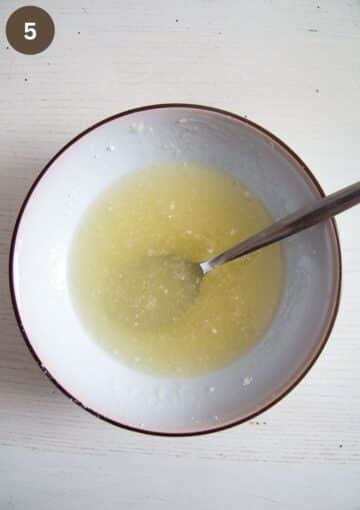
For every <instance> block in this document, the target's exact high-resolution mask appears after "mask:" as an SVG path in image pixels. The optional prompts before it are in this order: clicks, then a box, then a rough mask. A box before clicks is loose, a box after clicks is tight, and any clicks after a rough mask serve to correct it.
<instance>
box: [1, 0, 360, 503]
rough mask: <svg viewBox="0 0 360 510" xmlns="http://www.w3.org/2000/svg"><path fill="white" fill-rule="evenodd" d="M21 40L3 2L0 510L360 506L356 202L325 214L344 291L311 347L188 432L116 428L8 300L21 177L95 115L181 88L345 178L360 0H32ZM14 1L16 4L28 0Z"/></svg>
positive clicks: (359, 93)
mask: <svg viewBox="0 0 360 510" xmlns="http://www.w3.org/2000/svg"><path fill="white" fill-rule="evenodd" d="M34 3H35V4H36V5H40V6H42V7H44V8H45V9H47V10H48V12H49V13H50V14H51V15H52V17H53V19H54V21H55V25H56V35H55V39H54V42H53V44H52V45H51V47H50V48H49V49H48V50H47V51H46V52H44V53H42V54H40V55H35V56H24V55H21V54H18V53H16V52H15V51H14V50H12V49H11V48H7V46H8V43H7V41H6V38H5V34H4V24H5V22H6V19H7V17H8V15H9V14H10V13H11V12H12V11H13V10H14V9H15V8H16V7H18V6H21V5H24V3H20V2H18V1H14V0H11V1H10V0H2V2H1V11H0V21H1V23H0V62H1V64H0V92H1V93H0V128H1V134H0V144H1V147H0V149H1V150H0V175H1V181H0V254H1V260H0V263H1V266H0V271H1V273H0V278H1V281H0V283H1V294H0V299H1V306H0V322H1V324H0V340H1V341H0V447H1V450H0V508H1V509H16V510H17V509H27V510H29V509H31V510H32V509H37V510H42V509H44V510H52V509H65V508H66V509H67V510H72V509H78V508H87V509H90V510H91V509H98V508H101V509H105V510H107V509H112V508H126V509H143V508H144V509H145V508H146V509H148V508H149V509H163V508H164V509H168V508H174V509H183V508H191V509H192V508H194V509H196V510H202V509H218V508H220V507H224V508H226V509H229V510H232V509H238V508H242V507H243V508H246V509H248V510H252V509H256V510H262V509H266V510H268V509H295V510H297V509H299V510H300V509H304V508H311V509H316V510H317V509H324V510H325V509H326V510H332V509H334V510H335V509H340V508H341V509H342V510H348V509H350V510H358V509H360V442H359V425H360V375H359V374H360V372H359V366H360V342H359V340H360V338H359V336H360V333H359V329H360V319H359V311H360V310H359V296H360V290H359V287H360V269H359V249H360V232H359V230H360V229H359V222H360V208H358V209H355V210H352V211H349V212H346V213H344V214H343V215H341V216H340V217H339V219H338V226H339V230H340V237H341V245H342V252H343V270H344V271H343V273H344V278H343V290H342V299H341V306H340V312H339V316H338V319H337V321H336V325H335V328H334V330H333V333H332V335H331V338H330V341H329V343H328V345H327V347H326V348H325V351H324V353H323V354H322V356H321V357H320V359H319V361H318V362H317V363H316V365H315V367H314V368H313V370H312V371H311V372H310V374H309V375H308V376H307V377H306V379H305V380H304V381H303V382H302V383H301V384H300V386H298V387H297V388H296V389H295V390H294V391H293V393H292V394H291V395H290V396H288V397H287V398H286V399H285V400H283V401H282V402H281V403H280V404H278V405H277V406H276V407H274V408H273V409H271V410H269V411H268V412H266V413H264V414H263V415H261V416H260V417H259V418H258V419H256V420H253V421H251V422H250V423H246V424H244V425H242V426H240V427H236V428H233V429H231V430H228V431H224V432H221V433H217V434H215V435H208V436H203V437H194V438H183V439H181V438H175V439H171V438H161V437H149V436H143V435H139V434H135V433H131V432H128V431H125V430H121V429H117V428H115V427H112V426H110V425H108V424H106V423H103V422H102V421H99V420H97V419H95V418H94V417H92V416H91V415H89V414H87V413H86V412H84V411H82V410H81V409H80V408H78V407H77V406H75V405H74V404H73V403H72V402H70V400H68V399H67V398H66V397H65V396H64V395H62V394H61V393H60V392H59V391H58V390H57V389H56V388H55V387H54V386H53V385H52V384H51V382H50V381H49V380H47V378H46V377H45V376H43V375H42V373H41V372H40V370H39V368H38V367H37V365H36V364H35V362H34V360H33V359H32V357H31V356H30V354H29V352H28V350H27V348H26V346H25V343H24V342H23V340H22V338H21V335H20V333H19V330H18V328H17V325H16V323H15V319H14V316H13V312H12V308H11V304H10V299H9V292H8V282H7V264H8V251H9V242H10V237H11V231H12V228H13V225H14V221H15V218H16V215H17V212H18V210H19V207H20V204H21V202H22V200H23V198H24V196H25V194H26V192H27V190H28V188H29V186H30V185H31V183H32V181H33V179H34V178H35V176H36V175H37V174H38V172H39V171H40V170H41V168H42V167H43V166H44V164H45V163H46V162H47V161H48V159H49V158H50V157H51V156H52V155H53V154H54V152H55V151H57V150H58V149H59V148H60V147H61V146H62V145H63V144H64V143H65V142H67V141H68V140H69V139H70V138H72V137H73V136H74V135H75V134H77V133H78V132H79V131H81V130H82V129H84V128H86V127H87V126H88V125H90V124H92V123H94V122H95V121H97V120H99V119H101V118H103V117H105V116H108V115H111V114H113V113H116V112H119V111H121V110H124V109H127V108H129V107H134V106H139V105H143V104H149V103H157V102H170V101H184V102H196V103H203V104H209V105H212V106H217V107H221V108H225V109H229V110H231V111H234V112H237V113H240V114H245V115H247V116H248V117H249V118H250V119H252V120H254V121H256V122H259V123H261V124H263V125H264V126H265V127H267V128H268V129H270V130H271V131H273V132H274V133H275V134H277V135H278V136H280V137H281V138H282V139H283V140H285V141H286V142H287V143H288V144H290V146H291V147H293V148H294V150H295V151H297V152H298V154H299V155H300V156H301V157H302V158H303V159H304V160H305V162H306V163H307V164H308V165H309V166H310V168H311V169H312V170H313V171H314V173H315V175H316V176H317V177H318V179H319V180H320V182H321V184H322V185H323V187H324V189H325V190H326V191H327V192H331V191H334V190H336V189H337V188H340V187H341V186H344V185H346V184H348V183H351V182H353V181H356V180H358V179H359V175H360V171H359V169H360V166H359V156H358V153H359V146H360V145H359V144H360V138H359V125H360V124H359V122H360V120H359V119H360V99H359V98H360V4H359V1H357V0H351V1H343V0H327V1H323V0H317V1H309V0H307V1H305V0H303V1H294V0H293V1H291V2H290V1H289V2H286V1H282V0H273V1H271V0H252V1H251V2H249V1H243V0H224V1H222V2H221V1H216V0H185V1H180V0H178V1H168V0H154V1H153V2H149V1H146V0H138V1H136V2H133V1H130V0H128V1H125V0H102V1H100V0H82V1H81V2H80V0H78V1H76V0H61V1H60V0H44V1H43V2H42V3H39V2H34ZM25 5H26V3H25Z"/></svg>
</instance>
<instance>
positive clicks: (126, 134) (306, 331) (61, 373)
mask: <svg viewBox="0 0 360 510" xmlns="http://www.w3.org/2000/svg"><path fill="white" fill-rule="evenodd" d="M167 161H171V162H173V161H187V162H194V163H200V164H204V165H209V166H213V167H216V168H218V169H220V170H221V171H224V172H229V173H231V174H232V175H234V176H235V177H236V178H237V179H239V180H240V181H242V182H243V183H244V184H245V185H246V186H247V187H248V188H249V189H250V190H251V191H253V192H254V193H255V194H257V195H258V196H260V197H261V199H262V200H263V201H264V203H265V204H266V206H267V208H268V209H269V211H270V212H271V214H272V215H273V217H274V218H275V219H277V218H280V217H282V216H284V215H285V214H287V213H289V212H290V211H293V210H295V209H297V208H298V207H301V206H304V205H306V204H308V203H310V202H311V201H313V200H314V199H315V198H317V197H319V196H320V195H322V194H323V192H322V190H321V188H320V186H319V184H318V183H317V182H316V180H315V178H314V177H313V175H312V174H311V173H310V171H309V170H308V169H307V168H306V166H305V165H304V163H303V162H302V161H301V160H300V159H299V158H298V157H297V156H296V155H295V154H294V153H293V152H292V151H291V150H290V149H289V148H288V147H287V146H286V145H285V144H284V143H283V142H281V141H280V140H279V139H278V138H276V137H275V136H274V135H272V134H270V133H269V132H267V131H265V130H264V129H263V128H261V127H259V126H257V125H255V124H253V123H252V122H249V121H248V120H246V119H243V118H241V117H238V116H236V115H233V114H231V113H228V112H224V111H220V110H216V109H213V108H207V107H200V106H195V105H181V104H168V105H157V106H149V107H144V108H139V109H136V110H131V111H128V112H125V113H122V114H119V115H115V116H113V117H111V118H109V119H106V120H104V121H102V122H99V123H98V124H96V125H95V126H93V127H91V128H89V129H88V130H86V131H85V132H83V133H82V134H80V135H79V136H77V137H76V138H74V140H72V141H71V142H70V143H68V144H67V145H66V146H65V147H64V148H63V149H61V151H60V152H59V153H58V154H57V155H56V156H55V157H54V158H53V159H52V160H51V161H50V162H49V163H48V165H47V166H46V167H45V169H44V170H43V171H42V172H41V174H40V176H39V177H38V179H37V180H36V182H35V183H34V185H33V186H32V188H31V190H30V192H29V194H28V196H27V197H26V200H25V202H24V204H23V206H22V209H21V211H20V214H19V218H18V221H17V224H16V227H15V231H14V236H13V241H12V247H11V256H10V283H11V285H10V286H11V291H12V297H13V303H14V308H15V312H16V316H17V319H18V322H19V325H20V328H21V330H22V332H23V334H24V337H25V340H26V342H27V344H28V346H29V348H30V350H31V352H32V353H33V355H34V356H35V358H36V359H37V360H38V362H39V364H40V366H41V368H42V369H43V371H44V372H45V373H46V374H47V375H48V376H49V377H50V378H51V379H52V381H53V382H54V383H56V384H57V386H58V387H60V388H61V389H62V390H63V391H64V392H65V393H66V394H67V395H68V396H70V397H71V398H72V399H73V400H74V401H75V402H77V403H79V404H80V405H81V406H82V407H83V408H85V409H87V410H89V411H91V412H92V413H94V414H95V415H96V416H99V417H101V418H104V419H106V420H108V421H110V422H111V423H114V424H117V425H123V426H125V427H128V428H131V429H136V430H141V431H143V432H152V433H159V434H170V435H172V434H174V435H177V434H179V435H181V434H196V433H202V432H210V431H214V430H218V429H221V428H224V427H227V426H230V425H233V424H236V423H240V422H242V421H244V420H247V419H249V418H251V417H253V416H254V415H256V414H257V413H259V412H261V411H263V410H265V409H267V408H268V407H269V406H270V405H272V404H274V403H275V402H276V401H278V400H279V399H280V398H281V397H283V396H284V395H285V394H286V393H287V392H288V391H289V390H291V389H292V388H293V387H294V386H295V385H296V384H297V382H299V380H300V379H301V378H302V377H303V376H304V374H305V373H306V372H307V371H308V370H309V368H310V367H311V365H312V364H313V363H314V361H315V359H316V358H317V356H318V355H319V353H320V351H321V350H322V348H323V346H324V344H325V342H326V340H327V338H328V336H329V333H330V330H331V328H332V325H333V322H334V319H335V316H336V311H337V307H338V301H339V290H340V277H341V264H340V250H339V242H338V238H337V234H336V229H335V225H334V222H333V221H328V222H326V223H323V224H321V225H318V226H316V227H313V228H312V229H310V230H308V231H305V232H303V233H301V234H298V235H297V236H295V237H293V238H290V239H288V240H286V241H284V242H283V247H284V253H285V259H286V283H285V290H284V294H283V298H282V301H281V304H280V306H279V309H278V312H277V314H276V316H275V318H274V320H273V321H272V323H271V326H270V327H269V329H268V330H267V332H266V334H265V335H264V336H263V338H262V339H261V340H260V341H259V343H258V344H257V345H256V346H255V347H254V348H253V349H252V350H251V351H250V352H249V353H248V354H247V355H245V356H244V357H242V358H241V359H239V360H238V361H236V362H235V363H233V364H231V365H229V366H228V367H226V368H224V369H222V370H219V371H216V372H213V373H210V374H208V375H204V376H199V377H191V378H184V379H180V378H178V377H174V378H171V377H163V376H161V377H160V376H152V375H147V374H145V373H142V372H140V371H136V370H134V369H132V368H129V367H127V366H126V365H125V364H124V365H122V364H121V363H120V362H119V361H118V360H116V359H114V358H113V357H112V356H111V355H109V354H108V353H107V352H106V351H105V350H103V349H102V348H101V347H100V346H99V345H97V344H96V343H95V342H94V341H93V340H92V339H91V337H90V336H89V334H88V332H87V330H86V329H85V328H84V326H83V324H82V322H81V321H80V320H79V317H78V316H77V314H76V313H75V310H74V307H73V304H72V300H71V296H70V293H69V287H68V281H67V255H68V252H69V247H70V244H71V241H72V237H73V234H74V232H75V229H76V228H77V226H78V223H79V220H80V217H81V215H82V214H83V212H84V211H85V210H86V208H87V207H88V206H89V205H90V204H91V203H92V202H93V201H94V200H95V199H96V197H97V196H98V195H99V194H100V193H101V192H102V191H103V190H104V189H106V188H108V187H109V186H110V185H111V184H112V183H113V182H115V181H117V180H118V179H119V178H121V176H123V175H125V174H127V173H129V172H132V171H134V170H136V169H139V168H141V167H146V166H149V165H153V164H159V163H165V162H167ZM269 271H271V268H269Z"/></svg>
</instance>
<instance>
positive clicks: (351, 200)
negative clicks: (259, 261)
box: [200, 181, 360, 275]
mask: <svg viewBox="0 0 360 510" xmlns="http://www.w3.org/2000/svg"><path fill="white" fill-rule="evenodd" d="M359 202H360V181H358V182H356V183H355V184H352V185H351V186H347V187H346V188H343V189H341V190H340V191H336V192H335V193H332V194H331V195H328V196H327V197H323V198H320V199H319V200H316V201H315V202H314V203H313V204H311V205H308V206H306V207H303V208H301V209H298V210H297V211H295V212H293V213H291V214H289V215H288V216H285V217H284V218H282V219H281V220H278V221H276V222H275V223H273V224H272V225H270V226H269V227H267V228H265V229H264V230H262V231H261V232H258V233H257V234H255V235H253V236H252V237H249V238H248V239H246V240H245V241H242V242H241V243H239V244H237V245H235V246H234V247H233V248H230V249H229V250H226V251H224V252H223V253H220V254H219V255H216V257H214V258H212V259H210V260H207V261H205V262H201V263H200V269H201V271H202V274H203V275H205V274H207V273H208V272H209V271H212V270H213V269H214V268H215V267H217V266H221V265H222V264H225V263H226V262H230V261H231V260H234V259H237V258H239V257H242V256H243V255H247V254H248V253H252V252H254V251H256V250H259V249H260V248H263V247H264V246H268V245H269V244H272V243H275V242H276V241H280V240H281V239H284V238H285V237H289V236H292V235H294V234H297V233H298V232H301V231H302V230H305V229H307V228H310V227H312V226H313V225H316V224H317V223H320V222H321V221H324V220H327V219H329V218H331V217H332V216H335V215H336V214H339V213H341V212H342V211H345V210H346V209H350V207H353V206H354V205H357V204H358V203H359Z"/></svg>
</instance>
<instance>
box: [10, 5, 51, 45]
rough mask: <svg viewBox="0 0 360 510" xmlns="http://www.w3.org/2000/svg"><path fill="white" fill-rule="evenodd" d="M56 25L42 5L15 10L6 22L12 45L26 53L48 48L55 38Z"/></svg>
mask: <svg viewBox="0 0 360 510" xmlns="http://www.w3.org/2000/svg"><path fill="white" fill-rule="evenodd" d="M54 34H55V26H54V22H53V20H52V19H51V17H50V16H49V14H48V13H47V12H46V11H44V9H41V8H40V7H33V6H30V5H29V6H26V7H20V9H17V10H16V11H14V12H13V13H12V14H11V16H10V17H9V19H8V20H7V23H6V37H7V38H8V41H9V43H10V44H11V46H12V47H13V48H14V49H15V50H16V51H19V52H20V53H25V55H35V54H36V53H41V52H42V51H44V50H46V48H47V47H48V46H49V45H50V44H51V42H52V40H53V39H54Z"/></svg>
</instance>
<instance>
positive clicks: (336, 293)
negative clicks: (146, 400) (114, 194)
mask: <svg viewBox="0 0 360 510" xmlns="http://www.w3.org/2000/svg"><path fill="white" fill-rule="evenodd" d="M167 108H168V109H172V108H185V109H189V110H202V111H207V112H209V113H215V114H220V115H222V116H224V117H228V118H230V119H231V120H235V121H238V122H241V123H243V124H247V125H248V126H250V127H253V128H255V129H256V130H258V131H260V133H263V134H265V135H266V136H268V137H269V138H271V139H272V140H274V141H275V142H276V143H277V144H279V145H280V146H281V147H282V149H283V150H284V151H285V153H287V154H288V155H290V156H291V157H292V158H293V159H294V160H295V161H296V162H297V163H298V164H299V167H297V168H296V170H297V171H298V172H299V173H301V174H302V176H305V177H307V178H308V180H309V181H310V182H311V184H312V185H313V186H314V188H315V189H316V190H317V191H318V193H319V196H324V195H325V193H324V191H323V189H322V187H321V186H320V184H319V182H318V180H317V179H316V177H315V176H314V175H313V173H312V172H311V170H310V169H309V168H308V167H307V165H306V164H305V163H304V162H303V161H302V159H301V158H300V157H299V156H298V155H297V154H296V153H295V152H294V151H293V150H292V149H291V148H290V147H289V146H288V145H287V144H286V143H285V142H283V140H281V139H280V138H278V137H277V136H276V135H274V134H273V133H271V132H270V131H268V130H267V129H265V128H263V127H262V126H261V125H259V124H257V123H255V122H253V121H251V120H249V119H248V118H247V117H243V116H241V115H238V114H236V113H232V112H229V111H227V110H223V109H221V108H216V107H211V106H206V105H200V104H193V103H159V104H151V105H145V106H140V107H137V108H131V109H128V110H125V111H123V112H120V113H116V114H114V115H111V116H110V117H106V118H104V119H102V120H100V121H98V122H96V123H95V124H93V125H91V126H90V127H88V128H87V129H85V130H83V131H81V132H80V133H79V134H77V135H76V136H75V137H73V138H72V139H71V140H70V141H69V142H68V143H66V144H65V145H64V146H63V147H62V148H61V149H60V150H59V151H58V152H57V153H56V154H55V155H54V156H53V157H52V158H51V159H50V160H49V161H48V163H47V164H46V165H45V167H44V168H43V169H42V170H41V172H40V173H39V174H38V176H37V177H36V179H35V180H34V182H33V183H32V185H31V187H30V189H29V191H28V192H27V194H26V196H25V198H24V200H23V202H22V204H21V207H20V210H19V213H18V216H17V219H16V221H15V225H14V228H13V233H12V237H11V243H10V252H9V287H10V296H11V301H12V306H13V309H14V313H15V317H16V321H17V323H18V326H19V329H20V331H21V334H22V337H23V339H24V341H25V343H26V345H27V347H28V349H29V351H30V353H31V354H32V356H33V358H34V359H35V361H36V362H37V364H38V365H39V367H40V369H41V371H42V372H43V373H44V374H45V375H46V376H47V377H48V378H49V379H50V380H51V381H52V383H53V384H55V386H56V387H57V388H58V389H59V390H60V391H62V393H63V394H64V395H66V396H67V397H68V398H70V399H71V400H72V401H73V402H74V403H75V404H77V405H79V406H80V407H81V408H82V409H84V410H85V411H88V412H89V413H90V414H92V415H93V416H95V417H97V418H100V419H101V420H103V421H105V422H107V423H110V424H112V425H115V426H117V427H121V428H123V429H127V430H131V431H134V432H138V433H141V434H148V435H155V436H165V437H185V436H198V435H203V434H210V433H214V432H219V431H221V430H225V429H228V428H231V427H235V426H237V425H240V424H241V423H245V422H247V421H249V420H251V419H253V418H255V417H256V416H258V415H259V414H261V413H263V412H264V411H267V410H268V409H270V408H271V407H272V406H274V405H275V404H277V403H278V402H280V401H281V400H282V399H283V398H284V397H286V396H287V395H288V394H289V393H290V392H291V391H292V390H293V389H294V388H295V387H296V386H297V385H298V384H299V383H300V382H301V381H302V379H303V378H304V377H305V376H306V374H307V373H308V372H309V371H310V369H311V368H312V367H313V365H314V363H315V362H316V360H317V359H318V358H319V356H320V354H321V352H322V351H323V349H324V347H325V345H326V343H327V341H328V339H329V336H330V334H331V331H332V329H333V326H334V323H335V320H336V317H337V314H338V311H339V303H340V294H341V284H342V258H341V250H340V242H339V235H338V231H337V226H336V222H335V220H334V218H332V219H330V220H329V226H330V235H331V239H332V241H333V244H332V245H333V246H334V250H333V251H334V256H335V269H334V272H335V274H334V277H335V284H334V285H333V290H332V294H331V297H330V299H329V305H330V306H329V309H330V310H332V312H331V313H330V314H329V316H328V317H327V319H326V323H325V325H324V328H323V331H322V334H321V336H320V337H319V342H318V344H317V347H316V349H314V352H313V354H312V356H311V357H310V358H309V359H308V360H307V362H306V363H305V364H304V366H303V367H302V368H301V370H299V371H298V372H297V373H295V374H294V375H293V376H292V377H291V378H290V381H289V383H288V384H287V386H286V387H285V389H283V390H282V391H281V392H278V393H277V394H276V396H274V397H273V398H270V399H268V401H267V402H266V403H265V404H264V405H263V406H262V407H261V408H260V409H257V410H256V411H254V412H252V413H250V414H248V415H246V416H245V417H242V418H239V419H236V420H233V421H231V422H230V423H226V424H223V425H219V426H216V427H211V428H208V427H206V426H205V427H204V428H201V429H199V430H195V431H188V432H187V431H185V432H164V431H157V430H149V429H143V428H139V427H135V426H133V425H129V424H126V423H123V422H120V421H118V420H114V419H112V418H109V417H107V416H105V415H103V414H101V413H98V412H97V411H96V410H95V409H91V408H89V407H88V406H85V404H83V403H82V402H81V401H80V400H78V399H77V398H76V397H74V396H73V395H72V394H71V393H70V392H69V391H68V390H67V389H66V388H64V386H62V384H61V383H60V382H59V381H57V380H56V378H55V377H54V376H53V375H52V374H51V373H50V372H49V371H48V370H47V368H46V367H45V366H44V365H43V364H42V362H41V359H40V357H39V356H38V354H37V353H36V351H35V349H34V347H33V346H32V344H31V340H30V337H29V335H28V334H27V332H26V329H25V326H24V324H23V322H22V318H21V313H20V310H19V307H18V304H17V299H16V293H15V286H14V255H15V249H16V241H17V234H18V230H19V226H20V223H21V220H22V218H23V216H24V213H25V209H26V206H27V204H28V202H29V201H30V199H31V197H32V194H33V192H34V191H35V189H36V187H37V185H38V184H39V182H40V181H41V179H42V177H43V176H44V175H45V174H46V172H47V171H48V170H49V169H50V168H51V166H52V165H53V163H54V162H55V161H56V160H57V159H58V158H59V156H60V155H61V154H62V153H64V152H65V151H66V150H67V149H68V148H70V147H71V146H72V145H74V144H75V143H76V142H77V141H79V140H80V139H81V138H82V137H83V136H85V135H86V134H87V133H89V132H91V131H94V130H95V129H97V128H98V127H100V126H102V125H103V124H107V123H109V122H111V121H113V120H117V119H119V118H121V117H126V116H128V115H131V114H134V113H139V112H144V111H149V110H159V109H167Z"/></svg>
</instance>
